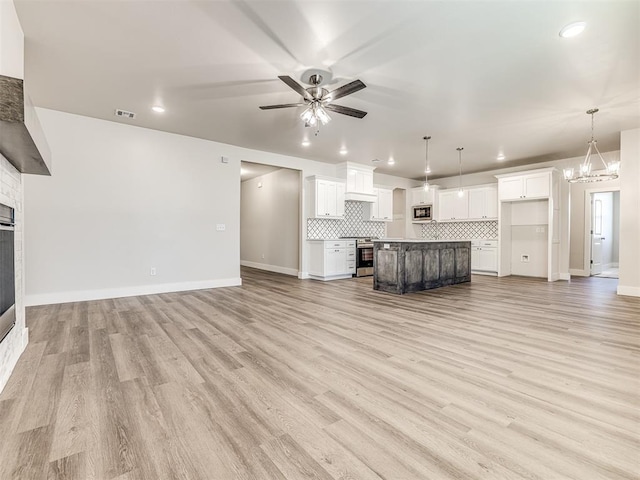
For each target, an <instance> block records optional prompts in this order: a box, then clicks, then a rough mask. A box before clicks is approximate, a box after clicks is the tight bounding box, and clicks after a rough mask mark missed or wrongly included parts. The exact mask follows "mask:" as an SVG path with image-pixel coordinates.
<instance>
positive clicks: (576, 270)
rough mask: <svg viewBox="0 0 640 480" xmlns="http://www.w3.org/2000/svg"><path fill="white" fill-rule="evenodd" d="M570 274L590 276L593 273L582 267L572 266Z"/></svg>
mask: <svg viewBox="0 0 640 480" xmlns="http://www.w3.org/2000/svg"><path fill="white" fill-rule="evenodd" d="M569 275H572V276H574V277H589V276H590V275H591V273H590V272H589V271H588V270H583V269H581V268H570V269H569Z"/></svg>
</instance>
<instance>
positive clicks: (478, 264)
mask: <svg viewBox="0 0 640 480" xmlns="http://www.w3.org/2000/svg"><path fill="white" fill-rule="evenodd" d="M471 270H472V271H473V272H474V273H484V274H487V275H497V274H498V242H497V241H496V240H473V241H472V242H471Z"/></svg>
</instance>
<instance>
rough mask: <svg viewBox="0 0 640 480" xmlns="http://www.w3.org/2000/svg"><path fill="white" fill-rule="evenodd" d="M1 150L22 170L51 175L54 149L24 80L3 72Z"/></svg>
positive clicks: (0, 114) (0, 84)
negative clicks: (27, 94) (49, 142)
mask: <svg viewBox="0 0 640 480" xmlns="http://www.w3.org/2000/svg"><path fill="white" fill-rule="evenodd" d="M0 153H1V154H2V155H3V156H4V157H5V158H6V159H7V160H8V161H9V162H10V163H11V164H12V165H13V166H14V167H16V169H17V170H18V171H19V172H20V173H32V174H36V175H51V152H50V150H49V146H48V145H47V141H46V139H45V136H44V132H43V131H42V127H41V126H40V122H39V121H38V117H37V116H36V111H35V108H33V105H32V104H31V102H30V101H29V99H28V97H26V96H25V94H24V81H23V80H22V79H20V78H13V77H6V76H4V75H0Z"/></svg>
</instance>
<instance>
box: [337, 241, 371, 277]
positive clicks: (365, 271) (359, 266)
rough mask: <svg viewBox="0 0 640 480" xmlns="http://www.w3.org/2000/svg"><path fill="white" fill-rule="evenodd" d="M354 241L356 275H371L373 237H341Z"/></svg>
mask: <svg viewBox="0 0 640 480" xmlns="http://www.w3.org/2000/svg"><path fill="white" fill-rule="evenodd" d="M341 238H350V239H354V240H355V241H356V277H369V276H371V275H373V239H372V238H371V237H341Z"/></svg>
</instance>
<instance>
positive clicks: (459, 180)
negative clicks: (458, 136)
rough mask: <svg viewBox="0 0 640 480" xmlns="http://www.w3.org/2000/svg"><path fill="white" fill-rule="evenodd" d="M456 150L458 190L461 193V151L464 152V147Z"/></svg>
mask: <svg viewBox="0 0 640 480" xmlns="http://www.w3.org/2000/svg"><path fill="white" fill-rule="evenodd" d="M456 150H458V168H459V170H458V174H459V175H458V187H459V188H460V190H461V191H462V150H464V147H458V148H456Z"/></svg>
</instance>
